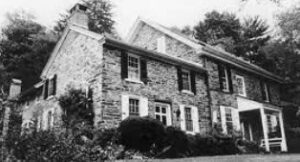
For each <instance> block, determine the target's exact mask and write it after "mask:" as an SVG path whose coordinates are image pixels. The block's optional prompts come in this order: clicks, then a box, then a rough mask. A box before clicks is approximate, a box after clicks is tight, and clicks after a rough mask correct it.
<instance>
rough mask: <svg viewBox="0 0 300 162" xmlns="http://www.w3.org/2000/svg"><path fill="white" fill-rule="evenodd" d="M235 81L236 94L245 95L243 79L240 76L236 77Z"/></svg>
mask: <svg viewBox="0 0 300 162" xmlns="http://www.w3.org/2000/svg"><path fill="white" fill-rule="evenodd" d="M236 82H237V88H238V94H239V95H245V92H244V86H245V85H244V80H243V79H242V78H240V77H237V78H236Z"/></svg>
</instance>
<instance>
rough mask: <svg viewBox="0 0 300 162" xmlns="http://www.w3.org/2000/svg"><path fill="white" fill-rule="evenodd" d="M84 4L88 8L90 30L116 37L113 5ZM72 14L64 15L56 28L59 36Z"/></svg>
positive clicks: (99, 0)
mask: <svg viewBox="0 0 300 162" xmlns="http://www.w3.org/2000/svg"><path fill="white" fill-rule="evenodd" d="M83 4H84V5H86V6H87V7H88V9H89V10H88V11H87V14H88V17H89V23H88V26H89V29H90V30H91V31H94V32H96V33H104V32H106V33H110V34H113V35H114V36H115V37H118V36H117V33H116V31H115V29H114V24H115V21H114V20H113V13H112V9H113V5H112V3H111V2H110V1H109V0H83ZM69 16H70V13H67V14H62V15H61V19H60V20H59V21H58V22H57V25H56V26H55V27H54V31H56V33H58V34H59V35H60V34H61V33H62V31H63V30H64V28H65V27H66V25H67V19H68V17H69Z"/></svg>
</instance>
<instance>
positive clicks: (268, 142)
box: [238, 97, 287, 152]
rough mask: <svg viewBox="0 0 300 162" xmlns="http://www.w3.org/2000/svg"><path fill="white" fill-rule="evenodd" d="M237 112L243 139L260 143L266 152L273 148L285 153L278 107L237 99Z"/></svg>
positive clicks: (280, 113)
mask: <svg viewBox="0 0 300 162" xmlns="http://www.w3.org/2000/svg"><path fill="white" fill-rule="evenodd" d="M238 111H239V117H240V124H241V132H242V134H243V138H244V139H247V140H250V141H256V142H258V143H260V145H261V146H262V147H265V149H266V151H267V152H270V151H271V149H275V148H280V151H282V152H287V144H286V137H285V132H284V126H283V118H282V110H281V108H280V107H275V106H270V105H266V104H263V103H259V102H256V101H252V100H248V99H245V98H242V97H238Z"/></svg>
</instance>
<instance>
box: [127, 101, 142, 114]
mask: <svg viewBox="0 0 300 162" xmlns="http://www.w3.org/2000/svg"><path fill="white" fill-rule="evenodd" d="M139 102H140V101H139V100H137V99H131V98H130V99H129V116H139V112H140V110H139Z"/></svg>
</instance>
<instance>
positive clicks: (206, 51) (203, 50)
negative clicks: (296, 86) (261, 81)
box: [126, 17, 284, 83]
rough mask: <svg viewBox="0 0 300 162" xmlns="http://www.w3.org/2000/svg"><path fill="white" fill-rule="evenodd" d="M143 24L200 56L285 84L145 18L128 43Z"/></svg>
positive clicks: (141, 20)
mask: <svg viewBox="0 0 300 162" xmlns="http://www.w3.org/2000/svg"><path fill="white" fill-rule="evenodd" d="M143 24H147V25H149V26H151V27H153V28H154V29H156V30H158V31H160V32H162V33H164V34H166V35H168V36H170V37H172V38H174V39H176V40H178V41H180V42H182V43H184V44H186V45H188V46H190V47H192V48H194V49H195V50H196V52H198V53H199V56H207V57H211V58H214V59H216V60H218V61H221V62H225V63H228V64H231V65H233V66H235V67H238V68H240V69H243V70H246V71H248V72H251V73H254V74H256V75H259V76H261V77H264V78H268V79H271V80H273V81H276V82H279V83H283V82H284V79H283V78H281V77H280V76H278V75H275V74H273V73H271V72H269V71H267V70H265V69H263V68H261V67H259V66H257V65H254V64H252V63H250V62H247V61H245V60H243V59H240V58H238V57H236V56H234V55H233V54H231V53H228V52H226V51H224V50H220V49H217V48H216V47H213V46H211V45H208V44H206V43H204V42H197V41H196V40H194V39H190V38H187V37H186V36H183V35H181V34H178V33H175V32H173V31H171V30H170V29H168V28H167V27H164V26H162V25H160V24H157V23H155V22H152V21H150V20H147V19H144V18H140V17H139V18H138V19H137V20H136V22H135V23H134V25H133V27H132V28H131V30H130V31H129V33H128V35H127V38H126V41H128V42H129V43H131V42H132V41H133V39H134V38H135V36H136V34H137V32H138V31H139V29H140V28H141V27H142V26H143Z"/></svg>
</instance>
